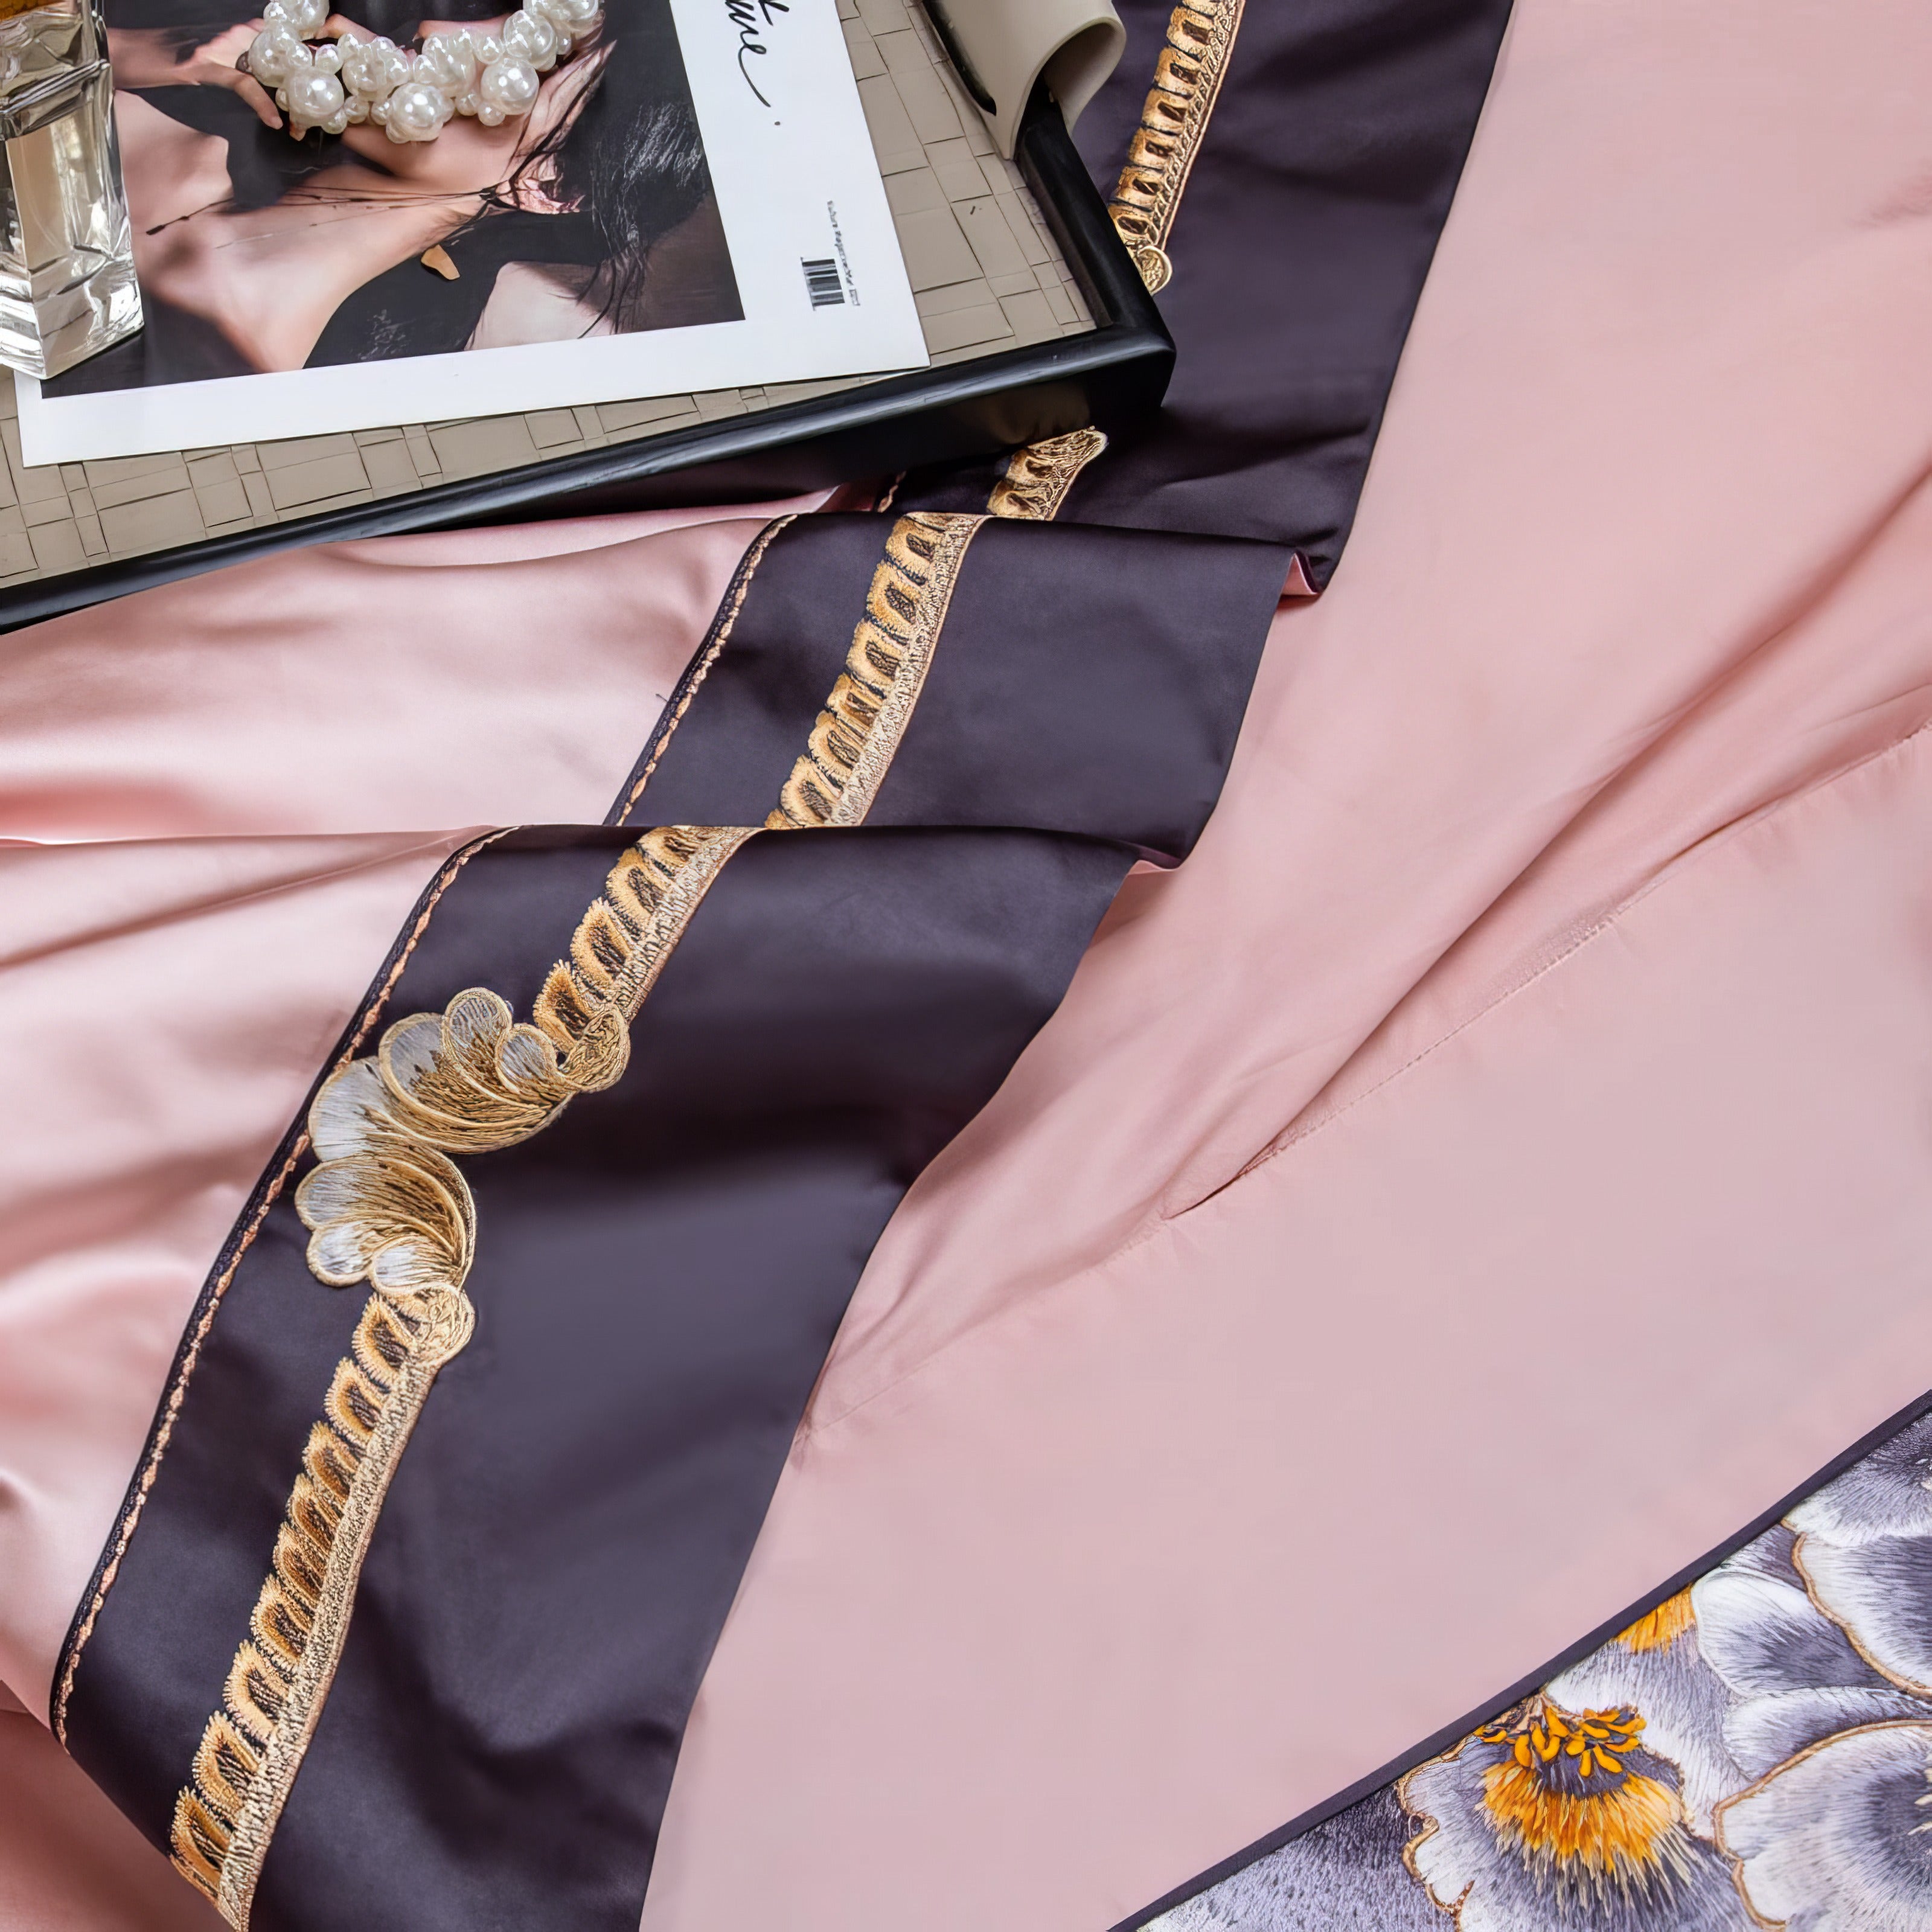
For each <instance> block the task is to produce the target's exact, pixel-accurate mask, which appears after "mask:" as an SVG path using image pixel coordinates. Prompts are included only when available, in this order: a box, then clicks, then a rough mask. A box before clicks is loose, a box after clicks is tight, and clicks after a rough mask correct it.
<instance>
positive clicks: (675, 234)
mask: <svg viewBox="0 0 1932 1932" xmlns="http://www.w3.org/2000/svg"><path fill="white" fill-rule="evenodd" d="M449 4H450V5H451V9H452V10H451V13H450V15H449V17H446V18H443V17H438V18H427V17H422V16H420V15H419V14H418V13H416V11H414V10H413V8H412V6H411V4H410V0H357V6H358V11H357V13H356V15H355V16H353V17H351V16H344V15H336V16H333V17H332V18H331V20H330V21H329V28H328V30H327V31H328V32H329V34H330V35H333V34H335V32H337V31H339V30H340V29H341V28H342V27H343V26H354V27H356V28H358V29H360V30H362V31H363V32H364V34H365V36H366V35H367V34H385V35H387V36H388V37H389V38H391V39H392V40H395V41H397V42H398V43H399V44H400V45H401V46H404V47H405V48H407V47H409V46H413V44H414V43H416V39H417V37H418V36H419V35H421V34H434V33H436V32H437V31H445V30H453V29H454V28H457V27H459V26H472V27H474V28H475V30H476V31H484V30H487V28H493V27H494V26H498V25H499V24H500V23H501V22H502V20H503V18H504V15H503V13H502V10H501V8H500V7H499V6H496V5H493V0H470V4H469V5H465V0H449ZM222 6H223V0H118V4H116V0H110V7H109V13H110V49H111V52H112V54H113V64H114V71H115V86H116V89H117V95H116V104H115V107H116V120H117V124H118V130H119V136H120V140H121V155H122V163H123V166H124V170H125V172H126V176H127V198H128V201H129V204H130V208H131V211H132V214H133V225H134V231H135V251H136V266H137V268H138V269H139V275H140V278H141V287H142V297H143V300H144V302H145V305H146V310H147V316H148V323H147V327H146V328H145V330H144V331H143V332H142V334H141V335H139V336H137V337H136V338H133V340H132V341H129V342H127V343H125V344H122V345H121V347H118V348H117V349H114V350H110V351H108V352H107V353H106V354H105V355H103V356H98V357H97V358H95V359H94V360H93V361H92V362H87V363H84V364H83V365H81V366H80V368H77V369H75V370H74V371H71V372H69V373H68V374H67V375H65V376H62V377H58V378H56V379H55V380H53V381H52V382H49V383H44V384H35V383H31V382H30V381H27V380H24V379H23V380H21V382H20V385H19V387H20V434H21V440H22V443H23V452H24V454H25V456H26V460H27V461H28V462H29V463H61V462H71V461H77V460H83V459H90V458H106V457H113V456H127V455H141V454H144V453H147V452H153V451H159V450H169V449H193V448H205V447H208V446H211V445H218V444H223V443H237V442H255V441H266V440H272V439H275V438H278V437H297V436H313V435H318V434H328V433H331V432H334V431H343V430H351V429H365V428H376V427H377V426H379V425H388V424H397V423H410V422H434V421H438V420H442V419H449V418H454V417H464V416H488V415H495V414H500V413H512V412H521V411H526V410H539V409H554V408H565V407H570V406H571V405H573V404H589V403H598V402H611V401H619V400H622V399H624V398H631V397H640V396H650V395H674V394H677V393H680V392H688V391H691V390H701V389H717V388H722V387H726V386H734V385H743V384H748V383H777V382H795V381H804V380H811V379H814V378H817V377H828V376H841V375H858V374H869V373H872V372H874V371H883V370H887V369H899V368H917V367H921V366H923V365H924V364H925V362H926V347H925V342H924V338H923V337H922V334H921V332H920V329H919V317H918V315H917V313H916V310H915V308H914V307H913V297H912V293H911V290H910V287H909V285H908V283H907V277H906V273H905V269H904V265H903V263H902V262H901V259H900V255H899V250H898V242H897V239H896V238H895V235H894V233H893V229H892V219H891V215H890V212H889V209H888V208H887V205H886V196H885V192H884V189H883V184H881V182H880V178H879V173H878V169H877V163H876V162H875V160H874V157H873V153H872V148H871V141H870V139H869V137H868V134H867V132H866V127H865V119H864V116H863V115H862V112H861V110H860V107H859V98H858V93H857V89H856V86H855V84H854V82H853V77H852V71H851V67H850V61H849V58H848V57H847V52H846V49H845V44H844V37H843V35H842V34H841V31H840V28H839V25H838V13H837V8H836V6H835V0H790V5H788V6H787V5H780V4H779V0H608V5H607V9H606V10H605V12H604V15H603V17H602V23H601V27H600V28H599V29H598V31H597V33H596V34H595V36H594V37H592V38H591V39H590V40H589V41H588V42H587V43H584V44H581V45H580V46H577V47H576V48H574V49H573V50H572V51H571V53H570V54H569V55H568V56H567V57H566V58H564V59H563V60H562V61H561V62H559V63H558V64H557V65H556V66H555V67H554V68H552V69H551V70H550V71H549V72H548V73H547V74H545V75H544V77H543V79H542V83H541V89H540V91H539V93H538V98H537V101H536V103H535V106H534V107H532V109H531V110H530V111H529V113H528V115H526V117H524V118H521V119H517V120H511V121H505V123H504V124H502V125H501V126H499V127H493V128H492V127H485V126H484V125H483V124H481V121H480V120H478V119H475V118H468V117H459V118H455V119H452V121H449V124H447V125H446V126H445V127H443V129H442V130H441V132H440V133H439V134H438V135H437V136H436V138H435V139H431V140H425V141H421V142H409V143H406V144H401V145H399V144H398V143H397V142H393V141H392V140H391V139H389V136H388V135H387V134H386V133H385V131H384V130H383V129H382V128H380V127H377V126H375V125H374V124H372V123H365V124H362V125H361V126H356V127H350V128H349V129H348V130H347V132H346V133H344V134H342V135H341V136H331V135H329V134H326V133H320V132H311V133H309V134H308V136H306V137H305V139H302V140H299V141H298V140H296V139H293V137H292V136H291V135H290V133H289V132H288V131H287V124H286V117H285V116H284V115H282V114H281V113H278V111H277V110H276V109H275V106H274V104H273V103H272V101H270V100H269V98H268V95H266V93H265V92H263V90H262V89H261V88H260V86H259V84H258V83H257V82H255V81H254V80H252V79H251V78H250V77H248V74H247V73H246V71H245V64H242V56H244V55H245V54H246V52H247V51H248V47H249V46H250V43H251V40H252V39H253V38H254V34H255V31H257V28H259V27H260V25H261V22H260V19H259V18H258V17H256V16H254V14H252V13H250V12H248V10H246V0H235V5H233V7H231V8H230V10H229V12H228V13H225V14H224V13H223V12H222V11H221V8H222Z"/></svg>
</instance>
